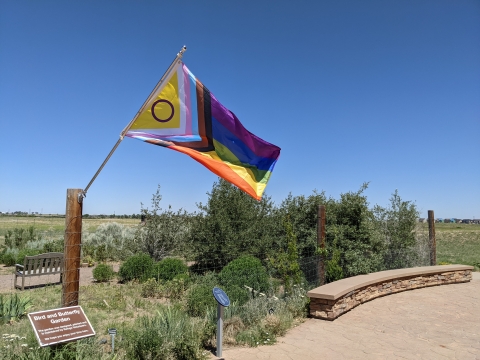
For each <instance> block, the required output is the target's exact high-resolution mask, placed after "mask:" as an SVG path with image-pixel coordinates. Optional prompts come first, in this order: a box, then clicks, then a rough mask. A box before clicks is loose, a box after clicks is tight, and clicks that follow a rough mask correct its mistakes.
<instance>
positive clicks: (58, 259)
mask: <svg viewBox="0 0 480 360" xmlns="http://www.w3.org/2000/svg"><path fill="white" fill-rule="evenodd" d="M55 274H60V283H61V282H62V276H63V253H56V252H52V253H45V254H39V255H35V256H25V259H24V260H23V265H20V264H15V288H16V289H22V290H23V289H24V288H25V278H26V277H30V276H42V275H55ZM18 277H21V278H22V286H20V285H17V278H18Z"/></svg>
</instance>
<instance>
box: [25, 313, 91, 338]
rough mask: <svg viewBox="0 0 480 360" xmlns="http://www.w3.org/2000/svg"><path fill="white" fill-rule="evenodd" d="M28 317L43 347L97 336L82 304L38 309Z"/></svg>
mask: <svg viewBox="0 0 480 360" xmlns="http://www.w3.org/2000/svg"><path fill="white" fill-rule="evenodd" d="M28 318H29V319H30V323H31V324H32V326H33V330H34V332H35V336H36V337H37V340H38V343H39V344H40V346H42V347H44V346H50V345H55V344H60V343H65V342H69V341H73V340H78V339H83V338H86V337H90V336H95V330H93V328H92V325H91V324H90V321H88V319H87V317H86V316H85V313H84V312H83V309H82V307H81V306H70V307H65V308H60V309H53V310H45V311H37V312H33V313H30V314H28Z"/></svg>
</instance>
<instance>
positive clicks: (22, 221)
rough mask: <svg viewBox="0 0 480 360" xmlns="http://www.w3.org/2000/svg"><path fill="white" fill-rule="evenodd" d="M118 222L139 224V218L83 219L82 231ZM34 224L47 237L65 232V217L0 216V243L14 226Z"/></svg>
mask: <svg viewBox="0 0 480 360" xmlns="http://www.w3.org/2000/svg"><path fill="white" fill-rule="evenodd" d="M110 222H116V223H118V224H122V225H126V226H137V225H138V224H139V223H140V220H139V219H89V218H84V219H83V221H82V231H84V232H87V231H88V232H92V231H95V230H96V229H97V228H98V226H99V225H100V224H104V223H110ZM30 226H34V227H35V229H36V230H37V231H38V232H40V233H41V234H42V237H43V238H45V239H49V240H50V239H58V238H61V237H63V234H64V232H65V218H62V217H48V216H25V217H20V216H0V245H2V244H3V243H4V235H5V232H6V231H7V230H13V229H14V228H24V229H26V228H28V227H30Z"/></svg>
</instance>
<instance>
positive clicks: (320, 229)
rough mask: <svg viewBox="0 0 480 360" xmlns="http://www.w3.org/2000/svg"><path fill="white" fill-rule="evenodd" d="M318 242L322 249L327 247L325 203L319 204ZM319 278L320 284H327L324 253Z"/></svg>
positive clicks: (321, 258) (320, 262)
mask: <svg viewBox="0 0 480 360" xmlns="http://www.w3.org/2000/svg"><path fill="white" fill-rule="evenodd" d="M317 243H318V247H319V248H320V249H322V250H324V249H325V205H319V206H318V215H317ZM318 280H319V283H320V285H324V284H325V256H324V255H323V254H322V255H321V256H320V261H319V263H318Z"/></svg>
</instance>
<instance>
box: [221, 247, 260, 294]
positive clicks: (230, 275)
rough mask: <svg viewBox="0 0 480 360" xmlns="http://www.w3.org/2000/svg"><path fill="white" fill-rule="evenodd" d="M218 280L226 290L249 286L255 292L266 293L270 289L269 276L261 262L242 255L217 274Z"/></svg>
mask: <svg viewBox="0 0 480 360" xmlns="http://www.w3.org/2000/svg"><path fill="white" fill-rule="evenodd" d="M218 277H219V280H220V283H221V284H222V285H224V286H225V287H226V288H229V287H232V286H237V287H239V288H241V289H242V288H244V287H245V286H249V287H251V288H253V289H254V290H256V291H261V292H267V291H268V290H269V289H270V282H269V276H268V274H267V270H266V269H265V267H264V266H263V265H262V263H261V261H260V260H259V259H257V258H255V257H253V256H250V255H244V256H241V257H239V258H238V259H235V260H233V261H232V262H230V263H228V265H227V266H225V267H224V268H223V269H222V271H221V272H220V274H219V276H218Z"/></svg>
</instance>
